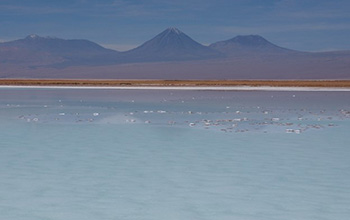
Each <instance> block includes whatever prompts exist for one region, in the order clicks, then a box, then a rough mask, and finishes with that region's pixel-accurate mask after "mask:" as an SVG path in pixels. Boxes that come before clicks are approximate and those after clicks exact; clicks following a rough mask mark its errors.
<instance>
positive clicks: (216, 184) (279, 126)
mask: <svg viewBox="0 0 350 220" xmlns="http://www.w3.org/2000/svg"><path fill="white" fill-rule="evenodd" d="M349 131H350V93H349V92H311V91H310V92H305V91H303V92H300V91H299V92H298V91H292V92H282V91H185V90H184V91H181V90H176V91H175V90H164V91H153V90H108V89H106V90H103V89H102V90H96V89H79V90H77V89H40V88H39V89H38V88H36V89H27V88H22V89H19V88H1V89H0V213H1V216H2V217H1V218H2V219H14V220H67V219H74V220H75V219H84V220H90V219H91V220H96V219H111V220H112V219H123V220H124V219H125V220H128V219H130V220H136V219H145V220H148V219H149V220H151V219H152V220H158V219H159V220H164V219H167V220H172V219H174V220H175V219H181V220H186V219H191V220H193V219H204V220H206V219H207V220H209V219H210V220H212V219H220V220H224V219H225V220H226V219H227V220H228V219H230V220H231V219H245V220H248V219H249V220H258V219H259V220H262V219H269V220H273V219H276V220H277V219H278V220H283V219H286V220H287V219H290V220H295V219H305V220H311V219H314V220H320V219H329V220H334V219H348V218H349V217H350V210H349V207H350V160H349V158H350V135H349Z"/></svg>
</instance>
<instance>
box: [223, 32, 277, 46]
mask: <svg viewBox="0 0 350 220" xmlns="http://www.w3.org/2000/svg"><path fill="white" fill-rule="evenodd" d="M229 41H231V42H234V43H238V44H241V45H244V46H262V45H267V44H270V42H268V41H267V40H266V39H265V38H263V37H262V36H260V35H238V36H236V37H234V38H232V39H231V40H229Z"/></svg>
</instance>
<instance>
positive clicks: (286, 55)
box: [0, 28, 350, 79]
mask: <svg viewBox="0 0 350 220" xmlns="http://www.w3.org/2000/svg"><path fill="white" fill-rule="evenodd" d="M0 78H95V79H99V78H100V79H107V78H111V79H350V51H330V52H300V51H295V50H290V49H287V48H283V47H280V46H277V45H275V44H273V43H271V42H269V41H268V40H266V39H265V38H263V37H261V36H259V35H246V36H236V37H234V38H232V39H229V40H225V41H219V42H216V43H213V44H211V45H209V46H204V45H202V44H200V43H198V42H196V41H195V40H193V39H192V38H190V37H189V36H188V35H186V34H185V33H183V32H181V31H180V30H178V29H176V28H168V29H166V30H164V31H163V32H161V33H160V34H158V35H157V36H155V37H154V38H152V39H151V40H149V41H147V42H145V43H144V44H142V45H141V46H139V47H137V48H135V49H132V50H129V51H126V52H118V51H115V50H111V49H107V48H104V47H102V46H100V45H98V44H96V43H94V42H91V41H88V40H64V39H59V38H54V37H40V36H37V35H29V36H27V37H26V38H24V39H19V40H14V41H9V42H4V43H0Z"/></svg>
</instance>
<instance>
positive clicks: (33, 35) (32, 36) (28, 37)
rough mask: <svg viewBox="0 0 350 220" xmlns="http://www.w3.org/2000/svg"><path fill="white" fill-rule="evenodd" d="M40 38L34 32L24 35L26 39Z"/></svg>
mask: <svg viewBox="0 0 350 220" xmlns="http://www.w3.org/2000/svg"><path fill="white" fill-rule="evenodd" d="M39 38H41V37H40V36H39V35H36V34H31V35H28V36H27V37H26V39H39Z"/></svg>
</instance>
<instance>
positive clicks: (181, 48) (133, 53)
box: [123, 28, 223, 62]
mask: <svg viewBox="0 0 350 220" xmlns="http://www.w3.org/2000/svg"><path fill="white" fill-rule="evenodd" d="M123 55H124V57H125V58H124V59H123V61H126V62H133V61H134V62H150V61H185V60H203V59H211V58H220V57H223V55H222V54H221V53H220V52H217V51H215V50H213V49H211V48H208V47H206V46H203V45H202V44H200V43H198V42H196V41H194V40H193V39H192V38H190V37H189V36H187V35H186V34H184V33H183V32H181V31H180V30H178V29H176V28H168V29H166V30H165V31H163V32H161V33H160V34H158V35H157V36H155V37H154V38H152V39H151V40H149V41H147V42H145V43H144V44H142V45H141V46H139V47H137V48H135V49H132V50H130V51H127V52H125V53H124V54H123Z"/></svg>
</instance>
